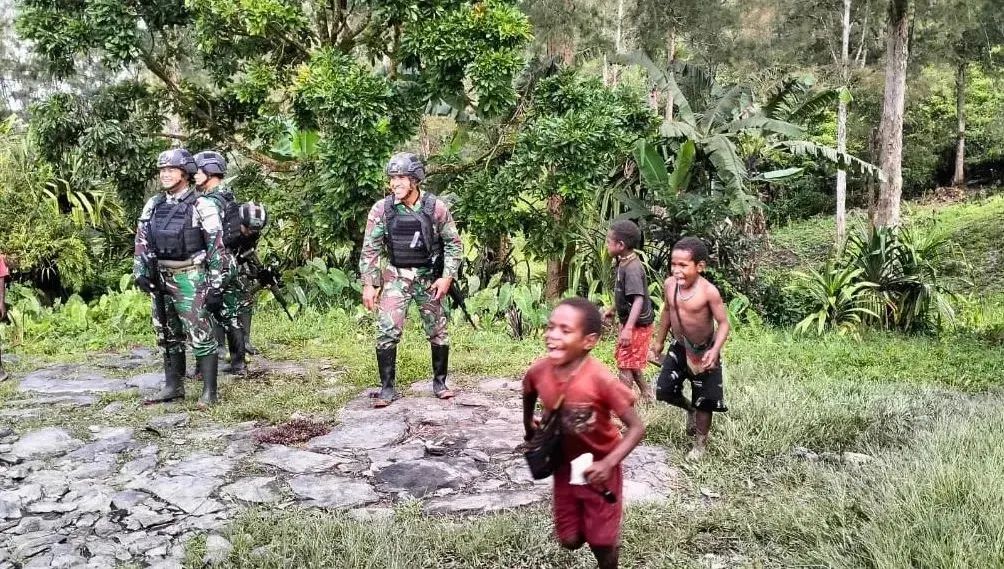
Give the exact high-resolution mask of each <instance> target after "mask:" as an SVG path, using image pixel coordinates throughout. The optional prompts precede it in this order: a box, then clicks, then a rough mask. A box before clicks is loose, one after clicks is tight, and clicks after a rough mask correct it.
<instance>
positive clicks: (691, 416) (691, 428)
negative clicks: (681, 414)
mask: <svg viewBox="0 0 1004 569" xmlns="http://www.w3.org/2000/svg"><path fill="white" fill-rule="evenodd" d="M696 434H697V411H687V436H688V437H693V436H695V435H696Z"/></svg>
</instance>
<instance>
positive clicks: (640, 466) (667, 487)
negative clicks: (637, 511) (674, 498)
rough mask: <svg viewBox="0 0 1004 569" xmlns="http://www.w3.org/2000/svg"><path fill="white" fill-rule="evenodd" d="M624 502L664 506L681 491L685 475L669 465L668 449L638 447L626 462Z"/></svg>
mask: <svg viewBox="0 0 1004 569" xmlns="http://www.w3.org/2000/svg"><path fill="white" fill-rule="evenodd" d="M623 465H624V502H625V503H627V504H637V503H659V502H665V501H666V500H668V499H669V497H670V496H671V495H672V494H673V492H675V491H676V489H677V488H679V485H680V484H681V481H682V480H683V479H684V476H685V475H684V474H683V472H682V471H681V470H680V469H678V468H675V467H672V466H670V465H669V458H668V456H667V454H666V449H664V448H660V447H656V446H651V445H639V446H638V447H636V448H635V449H634V450H633V451H631V454H629V455H628V456H627V458H626V459H624V463H623Z"/></svg>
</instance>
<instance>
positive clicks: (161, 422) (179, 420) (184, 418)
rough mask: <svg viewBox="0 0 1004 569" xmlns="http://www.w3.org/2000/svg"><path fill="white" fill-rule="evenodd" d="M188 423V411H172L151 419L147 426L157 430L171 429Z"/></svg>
mask: <svg viewBox="0 0 1004 569" xmlns="http://www.w3.org/2000/svg"><path fill="white" fill-rule="evenodd" d="M187 424H188V413H172V414H170V415H161V416H160V417H154V418H153V419H150V420H149V421H148V422H147V424H146V426H147V428H149V429H151V430H153V431H155V432H158V433H160V432H163V431H169V430H171V429H173V428H175V427H183V426H185V425H187Z"/></svg>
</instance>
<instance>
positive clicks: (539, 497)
mask: <svg viewBox="0 0 1004 569" xmlns="http://www.w3.org/2000/svg"><path fill="white" fill-rule="evenodd" d="M547 496H548V495H547V492H544V491H532V490H519V491H516V492H501V491H500V492H490V493H486V494H470V495H457V496H445V497H442V498H433V499H432V500H429V501H428V502H426V503H425V507H424V508H423V509H424V510H425V512H427V513H430V514H461V513H463V514H486V513H490V512H498V511H500V510H509V509H512V508H519V507H521V506H529V505H531V504H536V503H538V502H542V501H544V500H546V499H547Z"/></svg>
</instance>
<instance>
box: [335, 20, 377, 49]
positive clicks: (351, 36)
mask: <svg viewBox="0 0 1004 569" xmlns="http://www.w3.org/2000/svg"><path fill="white" fill-rule="evenodd" d="M372 18H373V12H367V13H366V17H365V18H363V21H362V22H361V23H360V24H359V27H358V28H356V29H355V30H353V29H352V28H350V27H346V29H347V30H348V33H347V34H345V37H344V38H340V39H339V40H338V48H339V49H341V50H342V51H344V52H348V51H351V50H352V48H353V47H355V39H356V37H358V36H359V34H361V33H363V31H364V30H366V29H367V28H369V25H370V20H371V19H372ZM347 19H348V18H346V20H347Z"/></svg>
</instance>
